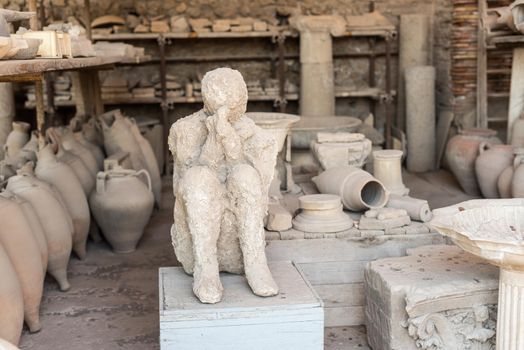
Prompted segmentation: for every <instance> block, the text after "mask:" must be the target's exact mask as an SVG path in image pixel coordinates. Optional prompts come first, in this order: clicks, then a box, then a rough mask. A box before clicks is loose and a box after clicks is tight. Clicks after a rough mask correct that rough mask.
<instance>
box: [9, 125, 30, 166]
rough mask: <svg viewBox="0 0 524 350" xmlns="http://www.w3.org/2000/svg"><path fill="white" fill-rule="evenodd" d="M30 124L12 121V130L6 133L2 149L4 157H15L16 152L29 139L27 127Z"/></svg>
mask: <svg viewBox="0 0 524 350" xmlns="http://www.w3.org/2000/svg"><path fill="white" fill-rule="evenodd" d="M30 127H31V126H30V125H29V124H28V123H24V122H13V130H12V131H11V132H10V133H9V135H7V140H6V141H5V145H4V150H5V155H6V158H10V159H12V158H16V157H17V156H18V153H19V152H20V150H21V149H22V147H24V145H25V144H26V143H27V141H29V133H28V132H29V128H30Z"/></svg>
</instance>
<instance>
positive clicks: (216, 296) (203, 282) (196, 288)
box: [193, 274, 224, 304]
mask: <svg viewBox="0 0 524 350" xmlns="http://www.w3.org/2000/svg"><path fill="white" fill-rule="evenodd" d="M223 291H224V288H223V287H222V283H221V282H220V278H219V276H218V274H217V275H216V276H215V275H202V276H200V277H199V278H197V277H195V281H194V282H193V292H194V293H195V295H196V296H197V298H198V299H199V300H200V301H201V302H202V303H204V304H216V303H218V302H219V301H220V300H222V292H223Z"/></svg>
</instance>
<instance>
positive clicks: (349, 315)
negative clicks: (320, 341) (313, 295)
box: [266, 223, 444, 327]
mask: <svg viewBox="0 0 524 350" xmlns="http://www.w3.org/2000/svg"><path fill="white" fill-rule="evenodd" d="M408 228H409V229H410V231H409V232H410V233H409V234H408V232H407V231H408ZM396 232H400V233H401V234H396V235H395V234H392V233H393V232H389V231H387V232H385V231H381V230H373V231H371V230H362V231H360V230H358V229H357V228H352V229H350V230H347V231H344V232H338V233H336V234H334V233H308V232H302V231H297V230H289V231H285V232H268V233H267V234H266V239H267V246H266V255H267V258H268V260H270V261H287V260H290V261H293V262H295V263H296V264H297V266H299V267H300V269H301V270H302V271H304V274H305V276H306V278H307V279H308V281H309V282H310V283H311V285H312V286H313V288H314V289H315V291H316V292H317V293H318V295H319V296H320V297H321V298H322V300H323V301H324V314H325V325H326V327H345V326H356V325H363V324H365V318H364V305H365V300H364V299H365V297H364V268H365V266H366V264H367V263H368V262H370V261H373V260H376V259H381V258H387V257H394V256H404V255H406V249H409V248H415V247H419V246H424V245H428V244H442V243H444V239H443V237H442V235H440V234H438V233H430V232H429V229H428V227H427V226H426V225H423V224H420V223H416V224H412V225H410V226H406V229H404V228H403V227H402V228H399V229H398V230H397V231H396Z"/></svg>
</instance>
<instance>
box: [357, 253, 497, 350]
mask: <svg viewBox="0 0 524 350" xmlns="http://www.w3.org/2000/svg"><path fill="white" fill-rule="evenodd" d="M410 253H411V254H413V255H409V256H406V257H399V258H386V259H380V260H377V261H373V262H371V263H369V264H368V265H367V267H366V269H365V278H364V286H365V287H364V288H365V295H366V314H365V315H366V326H367V331H368V341H369V344H370V346H371V347H372V348H373V349H381V350H415V349H419V347H417V340H421V341H422V342H424V341H426V340H428V339H422V338H421V339H415V338H417V337H418V336H419V335H420V334H424V333H423V332H422V333H417V331H416V329H417V325H418V326H420V324H421V322H422V321H423V320H424V319H425V318H426V317H434V318H435V319H436V318H438V320H439V321H435V322H439V327H440V329H439V331H442V329H443V328H442V327H444V326H446V327H448V329H449V330H450V331H449V332H448V333H450V332H451V330H453V329H454V328H457V327H458V328H460V327H463V326H464V325H463V324H461V322H467V320H469V319H471V317H470V316H468V317H469V318H468V317H464V318H463V319H462V320H463V321H460V320H461V318H460V317H458V318H455V319H454V321H453V322H458V324H455V325H453V322H451V321H448V320H446V318H447V317H453V315H469V314H471V312H472V311H471V310H472V309H473V308H474V307H477V306H482V305H492V304H493V303H496V300H497V291H498V269H497V268H496V267H494V266H492V265H489V264H488V263H486V262H485V261H483V260H481V259H479V258H476V257H474V256H473V255H470V254H468V253H465V252H463V251H461V250H457V249H456V247H453V246H429V247H425V248H415V249H412V250H410ZM457 320H459V321H457ZM448 322H449V324H447V323H448ZM408 325H409V327H410V330H411V332H408V329H407V328H406V327H407V326H408ZM428 327H429V326H428ZM410 334H412V335H414V337H415V338H412V336H411V335H410ZM450 337H455V335H453V336H450ZM445 341H447V340H445ZM461 341H462V340H460V339H457V341H456V342H455V343H454V344H459V343H460V342H461ZM448 346H451V345H449V343H448ZM452 348H455V347H443V348H442V349H452ZM456 348H457V349H459V348H468V347H456Z"/></svg>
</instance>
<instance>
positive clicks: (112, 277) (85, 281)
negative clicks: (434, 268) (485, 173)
mask: <svg viewBox="0 0 524 350" xmlns="http://www.w3.org/2000/svg"><path fill="white" fill-rule="evenodd" d="M404 179H405V183H406V184H407V185H408V186H409V187H410V188H411V189H412V195H413V196H414V197H418V198H426V199H429V201H430V203H431V204H432V205H433V207H434V208H435V207H437V206H443V205H449V204H453V203H456V202H459V201H462V200H467V199H469V197H467V196H466V195H464V194H463V193H462V192H461V191H460V190H459V189H458V187H457V185H456V182H455V181H454V179H453V177H452V176H450V175H449V174H446V173H445V172H438V173H431V174H424V175H416V176H415V175H411V174H405V175H404ZM163 190H164V191H163V192H164V208H166V209H163V210H160V211H156V212H155V213H154V215H153V217H152V218H151V221H150V223H149V225H148V226H147V228H146V231H145V234H144V237H143V238H142V240H141V241H140V243H139V246H138V249H137V250H136V251H135V252H133V253H130V254H124V255H119V254H114V253H113V252H112V251H111V249H110V247H109V245H108V244H107V243H105V242H103V243H99V244H94V243H92V242H90V243H89V246H88V254H87V258H86V259H85V260H84V261H79V260H78V259H77V258H76V257H73V258H72V259H71V261H70V264H69V280H70V283H71V286H72V287H71V289H70V290H69V291H68V292H65V293H63V292H60V291H59V290H58V287H57V284H56V283H55V282H54V281H53V280H52V279H50V278H48V279H47V280H46V283H45V292H44V297H43V300H42V306H41V322H42V325H43V328H42V330H41V331H40V332H39V333H36V334H29V333H28V332H27V331H24V334H23V335H22V340H21V343H20V348H21V349H34V350H73V349H82V350H91V349H93V350H95V349H96V350H109V349H126V350H146V349H159V343H158V338H159V325H158V268H159V267H161V266H162V267H165V266H175V265H177V260H176V258H175V255H174V253H173V249H172V247H171V239H170V235H169V229H170V226H171V223H172V209H171V208H172V206H173V197H172V192H171V182H170V179H167V178H166V179H165V181H164V188H163ZM325 345H326V346H325V348H326V349H328V350H342V349H343V350H352V349H358V350H367V349H369V347H368V345H367V342H366V336H365V328H364V327H340V328H328V329H326V331H325ZM195 350H197V349H195Z"/></svg>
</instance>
